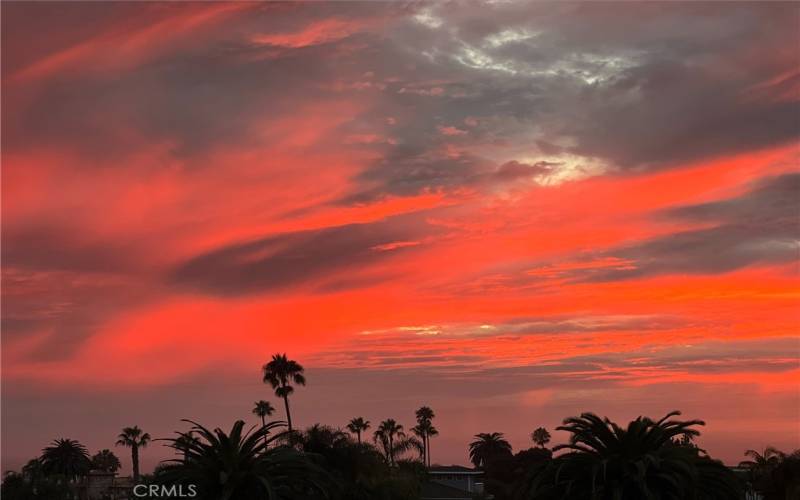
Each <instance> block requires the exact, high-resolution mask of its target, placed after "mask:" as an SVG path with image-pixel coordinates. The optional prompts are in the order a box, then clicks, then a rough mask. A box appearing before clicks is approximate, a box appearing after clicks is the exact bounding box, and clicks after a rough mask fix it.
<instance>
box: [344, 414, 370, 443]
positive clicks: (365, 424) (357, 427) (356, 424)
mask: <svg viewBox="0 0 800 500" xmlns="http://www.w3.org/2000/svg"><path fill="white" fill-rule="evenodd" d="M367 429H369V420H364V419H363V418H362V417H356V418H354V419H352V420H350V423H349V424H347V430H349V431H350V432H352V433H353V434H355V435H356V438H357V439H358V443H359V444H361V433H362V432H364V431H366V430H367Z"/></svg>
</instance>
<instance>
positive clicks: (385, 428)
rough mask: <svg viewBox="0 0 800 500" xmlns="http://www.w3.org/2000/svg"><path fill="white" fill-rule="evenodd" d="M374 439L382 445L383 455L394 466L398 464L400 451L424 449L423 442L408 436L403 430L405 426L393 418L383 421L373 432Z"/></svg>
mask: <svg viewBox="0 0 800 500" xmlns="http://www.w3.org/2000/svg"><path fill="white" fill-rule="evenodd" d="M373 440H374V441H375V443H376V444H379V445H380V446H381V450H382V451H383V455H384V456H385V457H386V460H387V461H388V462H389V466H390V467H394V465H395V464H396V460H395V458H396V457H397V455H399V454H400V453H403V452H405V451H408V450H410V449H416V450H421V449H422V443H421V442H420V441H418V440H417V439H414V438H409V437H408V436H406V433H405V432H403V426H402V425H400V424H398V423H397V422H396V421H395V420H394V419H392V418H389V419H386V420H384V421H383V422H381V425H380V426H379V427H378V429H377V430H376V431H375V432H374V433H373ZM420 454H421V453H420Z"/></svg>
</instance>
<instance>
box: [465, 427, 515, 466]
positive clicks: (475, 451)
mask: <svg viewBox="0 0 800 500" xmlns="http://www.w3.org/2000/svg"><path fill="white" fill-rule="evenodd" d="M503 455H511V444H510V443H509V442H508V441H506V440H505V438H504V437H503V433H502V432H491V433H486V432H482V433H480V434H476V435H475V440H474V441H473V442H471V443H470V444H469V459H470V461H471V462H472V463H473V464H474V465H475V467H486V465H487V464H488V463H489V462H491V461H492V460H494V459H496V458H498V457H502V456H503Z"/></svg>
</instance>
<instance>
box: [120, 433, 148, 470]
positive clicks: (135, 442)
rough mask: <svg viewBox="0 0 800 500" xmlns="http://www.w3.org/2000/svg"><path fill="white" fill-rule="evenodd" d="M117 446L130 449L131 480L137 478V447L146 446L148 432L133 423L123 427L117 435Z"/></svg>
mask: <svg viewBox="0 0 800 500" xmlns="http://www.w3.org/2000/svg"><path fill="white" fill-rule="evenodd" d="M117 437H118V439H117V446H127V447H128V448H130V449H131V463H132V464H133V480H134V481H138V480H139V448H145V447H147V445H148V443H150V434H148V433H146V432H142V430H141V429H140V428H139V427H138V426H136V425H134V426H133V427H125V428H124V429H122V432H121V433H120V434H119V436H117Z"/></svg>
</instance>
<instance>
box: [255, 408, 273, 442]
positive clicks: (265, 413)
mask: <svg viewBox="0 0 800 500" xmlns="http://www.w3.org/2000/svg"><path fill="white" fill-rule="evenodd" d="M273 413H275V407H274V406H272V403H270V402H269V401H264V400H263V399H262V400H261V401H256V403H255V406H254V407H253V415H256V416H258V417H261V427H266V425H267V417H269V416H270V415H272V414H273ZM266 439H267V437H266V436H264V441H265V442H266Z"/></svg>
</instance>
